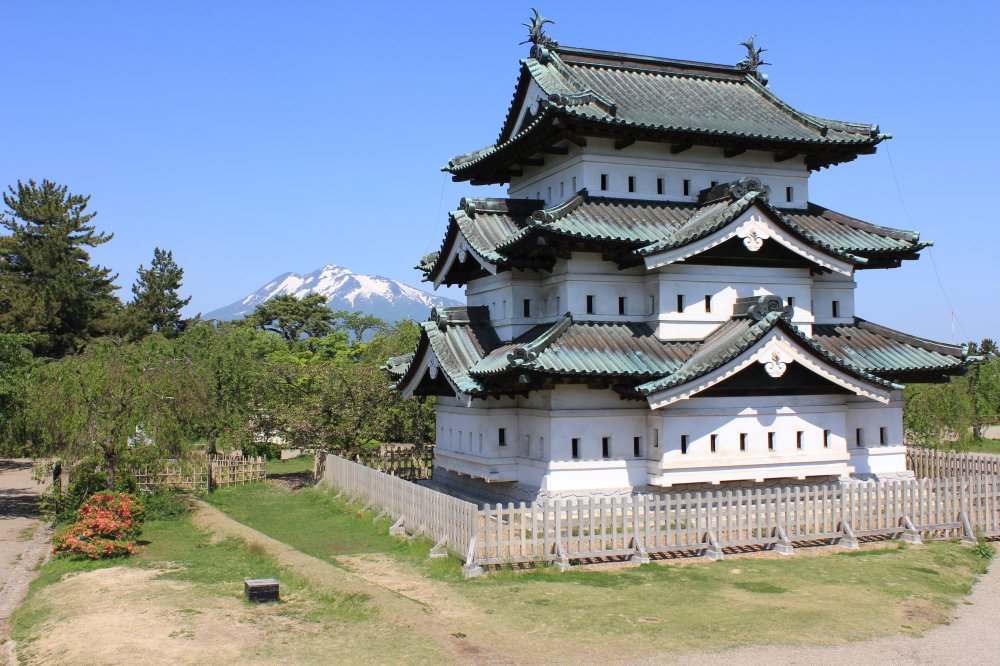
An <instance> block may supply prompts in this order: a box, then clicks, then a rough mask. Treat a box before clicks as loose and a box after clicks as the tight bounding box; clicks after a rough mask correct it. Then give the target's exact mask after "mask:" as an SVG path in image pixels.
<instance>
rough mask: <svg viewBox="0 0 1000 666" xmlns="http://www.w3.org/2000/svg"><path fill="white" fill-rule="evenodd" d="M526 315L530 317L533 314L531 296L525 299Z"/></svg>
mask: <svg viewBox="0 0 1000 666" xmlns="http://www.w3.org/2000/svg"><path fill="white" fill-rule="evenodd" d="M524 316H525V317H530V316H531V299H530V298H526V299H524Z"/></svg>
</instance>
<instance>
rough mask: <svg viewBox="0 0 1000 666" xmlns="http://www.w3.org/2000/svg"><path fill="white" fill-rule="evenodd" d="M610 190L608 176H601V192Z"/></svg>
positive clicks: (604, 174)
mask: <svg viewBox="0 0 1000 666" xmlns="http://www.w3.org/2000/svg"><path fill="white" fill-rule="evenodd" d="M607 189H608V174H606V173H602V174H601V191H607Z"/></svg>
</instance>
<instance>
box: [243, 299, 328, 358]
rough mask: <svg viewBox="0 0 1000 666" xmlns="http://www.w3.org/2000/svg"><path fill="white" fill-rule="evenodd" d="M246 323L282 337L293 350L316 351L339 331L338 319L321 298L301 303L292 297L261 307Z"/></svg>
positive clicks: (300, 300)
mask: <svg viewBox="0 0 1000 666" xmlns="http://www.w3.org/2000/svg"><path fill="white" fill-rule="evenodd" d="M246 323H247V324H248V325H250V326H254V327H256V328H259V329H261V330H265V331H271V332H273V333H277V334H278V335H280V336H281V337H282V338H283V339H284V340H285V342H286V343H288V345H289V347H291V348H299V347H305V348H307V349H310V350H313V349H315V348H316V344H317V341H318V340H319V339H320V338H323V337H326V336H327V335H329V334H330V333H332V332H333V331H334V329H335V323H336V317H335V316H334V314H333V312H331V311H330V308H328V307H326V301H325V300H324V299H323V296H322V295H321V294H312V295H310V296H306V297H305V298H302V299H299V298H296V297H295V296H293V295H291V294H286V295H283V296H277V297H275V298H272V299H271V300H269V301H266V302H264V303H261V304H260V305H258V306H257V309H256V310H254V311H253V312H252V313H250V315H249V316H248V317H247V318H246Z"/></svg>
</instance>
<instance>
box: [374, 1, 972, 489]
mask: <svg viewBox="0 0 1000 666" xmlns="http://www.w3.org/2000/svg"><path fill="white" fill-rule="evenodd" d="M548 22H549V21H548V20H547V19H542V18H541V17H540V16H538V15H537V13H536V16H535V19H534V20H533V21H532V22H531V24H530V25H529V26H528V27H529V29H530V38H529V41H530V42H531V44H532V46H531V52H530V57H528V58H527V59H525V60H522V61H521V66H520V74H519V78H518V82H517V88H516V91H515V93H514V99H513V101H512V103H511V106H510V109H509V110H508V112H507V117H506V118H505V119H504V121H503V126H502V128H501V130H500V135H499V137H497V139H496V141H495V142H494V143H493V144H492V145H489V146H487V147H486V148H483V149H481V150H477V151H475V152H472V153H469V154H467V155H461V156H458V157H455V158H453V159H452V160H450V161H449V162H448V165H447V166H446V167H445V168H444V169H445V171H447V172H449V173H450V174H452V176H453V179H454V180H456V181H467V182H469V183H471V184H473V185H485V184H502V183H506V184H507V185H508V196H507V198H465V199H463V200H462V201H461V203H460V204H459V206H458V209H457V210H455V211H453V212H452V213H450V214H449V219H448V228H447V231H446V232H445V235H444V240H443V242H442V244H441V249H440V251H439V252H436V253H433V254H431V255H429V256H427V257H425V258H424V259H423V260H422V261H421V264H420V266H419V268H420V270H422V271H423V272H424V274H425V279H426V280H428V281H430V282H432V283H433V284H434V286H435V287H438V286H440V285H442V284H446V285H464V286H465V290H466V297H467V302H468V305H467V307H455V308H437V309H435V310H434V311H433V313H432V317H431V319H430V321H427V322H424V323H423V324H422V325H421V327H422V331H421V336H420V342H419V344H418V347H417V349H416V351H415V352H414V353H413V354H411V355H408V356H405V357H399V358H395V359H392V360H391V361H390V362H389V365H388V366H387V370H388V371H389V373H390V374H391V375H392V376H393V378H394V379H395V381H396V382H397V387H398V389H399V390H400V391H402V393H403V394H404V395H405V396H407V397H409V396H437V400H436V413H437V433H436V435H437V437H436V439H437V442H436V449H435V472H434V473H435V478H436V479H440V480H442V481H444V482H446V483H448V484H455V485H454V487H455V488H456V490H460V489H461V488H463V487H464V488H466V489H469V490H470V491H471V490H475V489H479V490H481V491H484V492H486V491H488V492H490V493H491V494H492V496H495V497H498V498H503V499H512V500H517V499H522V500H523V499H545V498H569V497H579V496H593V495H598V496H602V495H607V496H614V495H625V494H631V493H635V492H651V491H656V490H663V489H668V488H671V487H673V488H677V487H687V488H690V487H701V486H703V485H705V484H713V485H714V484H731V483H739V484H753V483H787V482H792V483H795V482H801V481H810V482H811V481H829V480H831V479H849V478H852V477H853V478H860V479H884V478H897V477H899V476H905V475H907V472H906V464H905V447H904V444H903V420H902V409H903V402H902V388H903V386H902V384H904V383H905V382H911V381H915V382H934V381H944V380H946V379H947V377H948V375H953V374H957V373H961V372H962V371H963V369H964V367H965V365H966V364H967V359H966V355H965V349H963V348H961V347H957V346H953V345H948V344H942V343H938V342H932V341H929V340H924V339H921V338H918V337H914V336H912V335H907V334H905V333H901V332H899V331H895V330H892V329H889V328H886V327H885V326H881V325H879V324H877V323H874V322H871V321H869V320H867V319H864V318H862V317H860V316H858V315H857V314H856V313H855V309H854V290H855V287H856V283H855V281H854V277H855V271H858V270H864V269H873V268H896V267H899V266H900V265H901V264H902V262H903V261H905V260H913V259H917V258H918V255H919V252H920V250H921V249H923V248H924V247H927V246H928V245H930V243H929V242H927V241H922V240H920V237H919V234H917V233H915V232H912V231H902V230H898V229H890V228H887V227H882V226H877V225H875V224H871V223H869V222H865V221H862V220H859V219H856V218H853V217H849V216H847V215H845V214H842V213H839V212H835V211H833V210H831V209H829V208H826V207H824V206H822V205H819V204H815V203H812V202H811V201H810V200H809V176H810V174H811V173H812V172H813V171H818V170H819V169H821V168H824V167H831V166H834V165H836V164H840V163H842V162H848V161H851V160H853V159H855V158H856V157H858V156H859V155H867V154H872V153H874V152H875V148H876V146H877V145H878V144H879V143H880V142H882V141H884V140H885V139H887V138H889V136H888V135H886V134H882V133H880V132H879V128H878V126H877V125H870V124H865V123H855V122H844V121H837V120H828V119H825V118H820V117H818V116H813V115H809V114H807V113H804V112H801V111H798V110H796V109H794V108H792V107H791V106H789V105H788V104H787V103H785V102H783V101H782V100H780V99H779V98H778V97H777V96H775V95H774V93H773V92H771V90H770V89H769V88H768V86H767V77H766V76H765V75H764V74H763V73H762V72H761V71H759V67H760V66H761V65H763V64H766V63H763V62H762V61H761V58H760V55H761V53H762V51H763V49H759V48H755V47H754V44H753V39H752V38H751V39H750V40H749V41H748V42H746V43H744V44H743V46H745V47H746V49H747V56H746V58H745V59H744V60H743V61H742V62H740V63H738V64H736V65H716V64H708V63H701V62H689V61H684V60H671V59H667V58H659V57H651V56H638V55H630V54H626V53H612V52H607V51H595V50H591V49H582V48H571V47H566V46H560V45H559V44H557V43H556V42H554V41H553V40H552V39H551V38H550V37H548V36H547V35H546V34H545V33H544V31H543V26H544V24H545V23H548Z"/></svg>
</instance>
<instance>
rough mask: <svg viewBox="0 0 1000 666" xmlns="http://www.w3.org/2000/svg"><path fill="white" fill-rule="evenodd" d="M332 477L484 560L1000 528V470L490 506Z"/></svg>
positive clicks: (786, 548) (343, 467)
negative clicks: (875, 480) (839, 482)
mask: <svg viewBox="0 0 1000 666" xmlns="http://www.w3.org/2000/svg"><path fill="white" fill-rule="evenodd" d="M324 480H325V482H326V483H327V484H329V485H331V486H334V487H336V488H337V489H338V490H339V491H340V493H341V494H346V495H348V496H350V497H351V498H355V499H357V500H358V501H361V502H363V504H364V505H365V507H367V508H372V509H378V510H380V511H381V512H382V513H384V514H388V515H390V516H391V517H392V518H393V519H394V520H395V521H396V524H395V525H394V526H393V532H394V533H397V534H399V533H404V532H410V533H421V534H424V535H426V536H427V537H429V538H431V539H433V540H434V541H435V542H436V545H435V548H434V550H433V551H432V555H433V556H437V555H442V556H443V555H444V554H445V549H447V550H450V551H452V552H454V553H456V554H458V555H459V556H461V557H463V558H464V559H465V567H464V569H465V572H466V574H467V575H477V574H478V573H481V571H482V569H481V565H496V564H506V563H528V562H540V561H554V562H556V563H558V564H559V566H560V568H563V569H565V568H567V567H568V566H569V563H570V560H588V559H599V558H609V557H622V556H627V557H631V558H632V559H633V560H634V561H637V562H645V561H648V560H649V559H650V557H652V556H657V555H658V556H668V555H671V554H676V553H693V554H701V555H707V556H709V557H712V558H715V559H718V558H721V557H722V556H723V549H725V548H743V547H756V548H769V549H774V550H776V551H778V552H782V553H791V552H792V551H793V548H794V547H796V546H797V545H805V544H808V543H810V542H812V543H816V542H830V543H838V544H840V545H842V546H845V547H848V548H856V547H858V540H859V539H861V538H865V537H896V538H902V539H905V540H908V541H911V542H919V541H920V540H921V539H923V538H961V539H964V540H967V541H971V540H973V539H974V538H975V535H977V534H981V535H983V536H986V537H993V536H1000V476H998V475H987V474H978V475H974V476H966V477H957V478H922V479H915V480H904V481H895V482H888V483H873V482H867V483H866V482H856V483H845V484H836V483H831V484H816V485H802V486H795V487H773V488H752V489H750V488H744V489H726V490H705V491H700V492H671V493H664V494H657V495H632V496H626V497H616V498H593V499H589V500H570V501H565V502H563V501H556V502H536V503H531V504H526V503H523V502H522V503H520V504H517V505H515V504H512V503H508V504H505V505H504V504H496V505H490V506H486V507H484V508H482V509H480V508H479V507H477V506H476V505H474V504H472V503H470V502H465V501H463V500H459V499H456V498H454V497H451V496H449V495H445V494H444V493H440V492H438V491H436V490H432V489H430V488H427V487H424V486H420V485H417V484H414V483H411V482H408V481H405V480H403V479H400V478H396V477H393V476H390V475H388V474H384V473H382V472H379V471H377V470H374V469H371V468H368V467H365V466H363V465H359V464H357V463H354V462H351V461H348V460H344V459H343V458H339V457H337V456H333V455H329V456H327V464H326V472H325V475H324Z"/></svg>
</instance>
